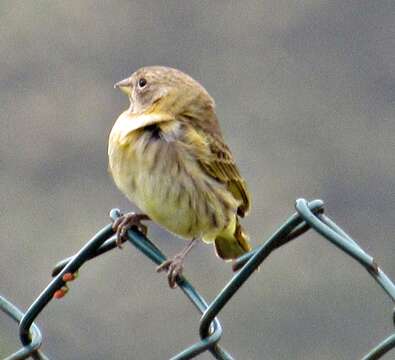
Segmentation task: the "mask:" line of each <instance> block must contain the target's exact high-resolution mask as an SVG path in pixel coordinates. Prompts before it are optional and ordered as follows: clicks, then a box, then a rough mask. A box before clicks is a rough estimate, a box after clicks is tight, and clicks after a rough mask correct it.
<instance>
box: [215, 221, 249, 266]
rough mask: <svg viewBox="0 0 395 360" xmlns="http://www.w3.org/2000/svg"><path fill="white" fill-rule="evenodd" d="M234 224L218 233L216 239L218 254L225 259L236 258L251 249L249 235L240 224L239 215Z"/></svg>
mask: <svg viewBox="0 0 395 360" xmlns="http://www.w3.org/2000/svg"><path fill="white" fill-rule="evenodd" d="M232 225H233V226H231V228H229V227H227V228H226V229H225V230H224V231H223V232H221V233H220V234H218V235H217V237H216V238H215V240H214V244H215V250H216V252H217V255H218V256H219V257H220V258H222V259H224V260H230V259H236V258H238V257H239V256H240V255H243V254H245V253H246V252H248V251H250V250H251V245H250V243H249V241H248V236H247V234H246V233H245V232H244V231H243V228H242V226H241V225H240V224H239V219H238V217H237V216H235V222H234V223H233V224H232ZM231 230H233V231H231Z"/></svg>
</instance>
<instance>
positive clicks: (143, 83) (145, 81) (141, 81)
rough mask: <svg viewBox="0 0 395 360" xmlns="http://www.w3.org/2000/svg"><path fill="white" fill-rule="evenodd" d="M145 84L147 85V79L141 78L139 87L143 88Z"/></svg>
mask: <svg viewBox="0 0 395 360" xmlns="http://www.w3.org/2000/svg"><path fill="white" fill-rule="evenodd" d="M145 85H147V80H145V79H144V78H141V79H140V80H139V87H140V88H143V87H144V86H145Z"/></svg>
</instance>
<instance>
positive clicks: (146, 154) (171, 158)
mask: <svg viewBox="0 0 395 360" xmlns="http://www.w3.org/2000/svg"><path fill="white" fill-rule="evenodd" d="M115 88H119V89H120V90H122V91H123V92H124V93H125V94H127V95H128V97H129V100H130V106H129V108H128V109H127V110H126V111H124V112H123V113H122V114H121V115H120V116H119V117H118V119H117V120H116V122H115V124H114V127H113V128H112V130H111V133H110V138H109V144H108V157H109V170H110V172H111V174H112V177H113V179H114V181H115V184H116V185H117V187H118V188H119V189H120V190H121V191H122V192H123V193H124V194H125V195H126V196H127V198H128V199H129V200H130V201H132V202H134V203H135V204H136V205H137V206H138V207H139V208H140V209H141V210H142V211H143V212H144V214H134V213H129V214H125V215H124V216H123V217H121V218H119V219H118V220H117V221H116V222H114V224H113V228H114V230H115V231H116V232H117V244H118V245H119V246H120V247H121V244H122V242H123V241H125V240H126V232H127V230H128V229H129V228H130V227H131V226H137V227H138V228H139V229H141V230H142V231H143V232H146V227H145V225H143V224H142V223H141V221H142V220H149V219H151V220H153V221H154V222H156V223H157V224H159V225H161V226H163V227H164V228H165V229H167V230H168V231H170V232H172V233H174V234H176V235H178V236H179V237H181V238H184V239H187V240H190V241H189V243H188V245H187V246H186V247H185V248H184V249H183V250H182V251H181V252H180V253H179V254H177V255H176V256H175V257H174V258H172V259H170V260H167V261H165V262H164V263H163V264H161V265H160V266H159V267H158V268H157V271H158V272H159V271H163V270H166V271H167V275H168V281H169V285H170V287H172V288H174V287H175V286H176V278H177V276H178V275H180V274H181V272H182V268H183V260H184V257H185V255H186V254H187V253H188V252H189V250H190V249H191V248H192V245H193V244H194V243H195V241H196V240H197V239H202V240H203V241H204V242H205V243H214V245H215V249H216V253H217V255H218V256H219V257H220V258H222V259H225V260H230V259H235V258H237V257H238V256H240V255H242V254H244V253H245V252H247V251H249V250H250V249H251V246H250V244H249V242H248V239H247V236H246V235H245V233H244V232H243V229H242V227H241V225H240V223H239V216H240V217H244V215H245V214H247V212H248V210H249V208H250V196H249V193H248V190H247V187H246V182H245V181H244V179H243V178H242V177H241V175H240V173H239V170H238V168H237V167H236V165H235V162H234V159H233V156H232V154H231V152H230V150H229V148H228V147H227V146H226V144H225V143H224V140H223V137H222V134H221V130H220V127H219V124H218V120H217V117H216V114H215V104H214V100H213V99H212V97H211V96H210V95H209V94H208V92H207V91H206V90H205V89H204V87H203V86H202V85H200V84H199V83H198V82H197V81H195V80H194V79H192V78H191V77H190V76H188V75H187V74H185V73H183V72H181V71H180V70H176V69H172V68H169V67H164V66H150V67H143V68H141V69H139V70H137V71H136V72H134V73H133V74H132V75H131V76H130V77H129V78H127V79H125V80H122V81H120V82H118V83H116V84H115Z"/></svg>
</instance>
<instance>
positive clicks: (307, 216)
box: [0, 199, 395, 360]
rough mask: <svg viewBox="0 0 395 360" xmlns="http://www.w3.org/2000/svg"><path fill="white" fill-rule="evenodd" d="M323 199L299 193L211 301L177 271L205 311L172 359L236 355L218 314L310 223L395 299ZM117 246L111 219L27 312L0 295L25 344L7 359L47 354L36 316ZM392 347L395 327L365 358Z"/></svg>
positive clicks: (151, 249)
mask: <svg viewBox="0 0 395 360" xmlns="http://www.w3.org/2000/svg"><path fill="white" fill-rule="evenodd" d="M323 205H324V204H323V202H322V201H321V200H314V201H311V202H309V203H308V202H307V201H306V200H304V199H298V200H297V201H296V205H295V206H296V213H295V214H293V215H292V216H291V217H290V218H289V219H288V220H287V221H285V222H284V224H283V225H281V226H280V227H279V228H278V230H277V231H276V232H275V233H274V234H273V235H272V236H271V237H270V238H269V239H268V240H267V241H266V242H264V243H263V244H262V245H260V246H258V247H257V248H256V249H254V250H252V251H250V252H249V253H247V254H245V255H243V256H241V257H239V258H238V259H237V260H236V261H235V262H234V264H233V269H234V270H235V271H237V273H236V274H235V275H234V276H233V277H232V278H231V280H230V281H229V282H228V283H227V284H226V285H225V287H224V288H223V289H222V290H221V291H220V292H219V294H218V295H217V296H216V297H215V298H214V300H213V301H212V302H211V303H210V304H208V303H207V302H206V301H205V299H204V298H203V297H202V296H201V295H200V293H199V292H198V291H197V290H196V289H195V288H194V287H193V286H192V285H191V283H190V282H189V281H188V280H187V279H186V278H185V277H184V276H180V277H178V279H177V284H178V287H179V289H180V290H181V291H182V292H183V293H184V294H185V296H187V297H188V299H189V300H190V301H191V302H192V304H193V305H194V306H195V307H196V309H197V310H198V311H199V312H200V313H201V314H202V317H201V319H200V324H199V334H200V340H199V341H197V342H196V343H194V344H192V345H191V346H189V347H187V348H186V349H184V350H182V351H181V352H179V353H178V354H177V355H175V356H174V357H172V359H171V360H181V359H185V360H186V359H192V358H193V357H195V356H197V355H199V354H201V353H203V352H205V351H209V352H210V353H211V354H212V355H213V357H214V358H216V359H222V360H232V359H233V358H232V356H231V355H230V354H229V353H228V352H227V351H226V350H225V349H223V348H222V347H221V346H220V345H219V341H220V339H221V336H222V327H221V324H220V322H219V320H218V319H217V315H218V314H219V313H220V311H221V310H222V309H223V308H224V307H225V306H226V304H227V303H228V302H229V301H230V299H231V298H232V296H233V295H234V294H235V293H236V292H237V290H238V289H239V288H240V287H241V286H243V284H244V283H245V282H246V281H247V280H248V278H249V277H250V275H251V274H252V273H253V272H254V271H255V270H256V269H257V268H258V267H259V265H260V264H261V263H262V262H263V261H264V260H265V259H266V258H267V257H268V256H269V255H270V253H271V252H272V251H273V250H275V249H277V248H279V247H281V246H283V245H285V244H287V243H289V242H290V241H292V240H294V239H296V238H298V237H299V236H300V235H302V234H303V233H305V232H306V231H308V230H309V229H314V230H315V231H316V232H317V233H319V234H320V235H322V236H323V237H324V238H326V239H327V240H329V241H330V242H331V243H332V244H334V245H335V246H336V247H338V248H339V249H340V250H342V251H344V252H345V253H346V254H348V255H349V256H350V257H352V258H353V259H355V260H356V261H358V262H359V263H360V264H361V265H362V266H363V267H364V268H365V269H366V270H367V271H368V273H369V274H370V275H371V276H372V277H373V278H374V280H375V281H376V282H377V283H378V284H379V285H380V287H381V288H382V289H383V290H384V292H385V293H386V294H387V295H388V296H389V297H390V298H391V299H392V301H393V302H395V286H394V284H393V283H392V281H391V280H390V279H389V277H388V276H387V275H386V274H385V273H384V272H383V271H382V269H380V267H379V266H378V264H377V263H376V261H375V260H374V259H373V258H372V257H371V256H370V255H369V254H367V253H366V252H365V251H363V250H362V248H361V247H360V246H359V245H358V244H357V243H356V242H355V241H354V240H353V239H352V238H351V237H350V236H349V235H348V234H347V233H345V232H344V230H342V229H341V228H340V227H339V226H338V225H336V224H335V223H334V222H333V221H332V220H331V219H330V218H329V217H328V216H326V215H324V207H323ZM119 216H121V213H120V211H119V210H118V209H113V210H111V212H110V217H111V218H112V220H115V219H117V218H118V217H119ZM128 240H129V241H130V242H131V243H132V244H133V245H134V246H135V247H136V248H137V249H138V250H139V251H140V252H141V253H143V254H144V255H145V256H147V257H148V258H149V259H150V260H151V261H153V262H154V263H155V264H157V265H159V264H161V263H162V262H163V261H165V260H166V257H165V255H164V254H163V253H162V252H161V250H160V249H159V248H158V247H156V245H155V244H153V243H152V242H151V241H150V240H149V239H148V238H147V237H146V236H145V235H144V234H142V233H141V232H139V231H138V230H137V229H134V228H132V229H130V230H129V231H128ZM115 247H116V242H115V237H114V232H113V230H112V226H111V224H109V225H107V226H105V227H104V228H102V229H101V230H100V231H98V232H97V233H96V235H95V236H94V237H93V238H91V239H90V240H89V241H88V242H87V243H86V244H85V245H84V246H83V247H82V248H81V249H80V250H79V251H78V252H77V253H76V254H75V255H74V256H71V257H69V258H67V259H64V260H62V261H60V262H59V263H58V264H57V265H56V266H55V268H54V269H53V272H52V276H53V277H54V278H53V280H52V281H51V282H50V283H49V284H48V286H47V287H46V288H45V289H44V290H43V291H42V292H41V294H40V295H39V296H38V297H37V298H36V299H35V300H34V302H33V303H32V304H31V305H30V307H29V308H28V309H27V311H26V312H25V313H23V312H22V311H20V310H19V309H18V308H17V307H16V306H15V305H13V304H12V303H11V302H10V301H8V300H7V299H5V298H4V297H2V296H0V309H1V310H2V311H3V312H4V313H6V314H7V315H8V316H10V317H12V318H13V319H14V320H15V321H16V322H18V324H19V337H20V340H21V343H22V347H21V348H20V349H19V350H18V351H16V352H14V353H13V354H11V355H10V356H8V357H7V358H6V360H20V359H26V358H28V357H32V358H33V359H41V360H48V357H47V356H46V355H44V354H43V353H42V352H41V351H40V350H39V348H40V346H41V344H42V336H41V333H40V330H39V328H38V327H37V326H36V325H35V324H34V320H35V319H36V318H37V316H38V315H39V314H40V313H41V311H42V310H43V309H44V308H45V306H46V305H47V304H48V303H49V302H50V301H51V299H52V298H53V297H54V294H55V293H56V291H58V290H59V289H61V288H63V287H64V286H65V285H66V283H67V280H65V278H64V275H65V274H67V273H75V272H77V271H78V269H79V268H80V267H81V266H82V265H84V263H85V262H87V261H88V260H91V259H94V258H96V257H97V256H100V255H102V254H104V253H106V252H107V251H109V250H112V249H114V248H115ZM393 321H394V324H395V312H394V313H393ZM394 347H395V333H394V334H392V335H390V336H389V337H388V338H386V339H385V340H383V341H382V342H381V343H380V344H378V345H377V346H376V347H374V348H373V349H372V350H370V351H369V352H368V353H367V354H366V355H365V356H364V357H363V359H362V360H376V359H379V358H380V357H382V356H383V355H384V354H386V353H387V352H388V351H390V350H391V349H393V348H394Z"/></svg>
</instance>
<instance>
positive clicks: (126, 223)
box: [112, 212, 151, 249]
mask: <svg viewBox="0 0 395 360" xmlns="http://www.w3.org/2000/svg"><path fill="white" fill-rule="evenodd" d="M143 220H151V219H150V218H149V216H148V215H146V214H136V213H134V212H130V213H127V214H124V215H122V216H120V217H119V218H118V219H116V220H115V221H114V222H113V224H112V228H113V230H114V231H115V232H116V234H117V240H116V242H117V246H118V247H119V248H120V249H122V243H124V242H125V241H126V240H127V239H128V237H127V232H128V230H129V229H130V228H132V227H133V226H135V227H136V228H137V229H138V230H140V231H141V232H142V233H143V234H144V235H147V226H146V225H144V224H142V223H141V221H143Z"/></svg>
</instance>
